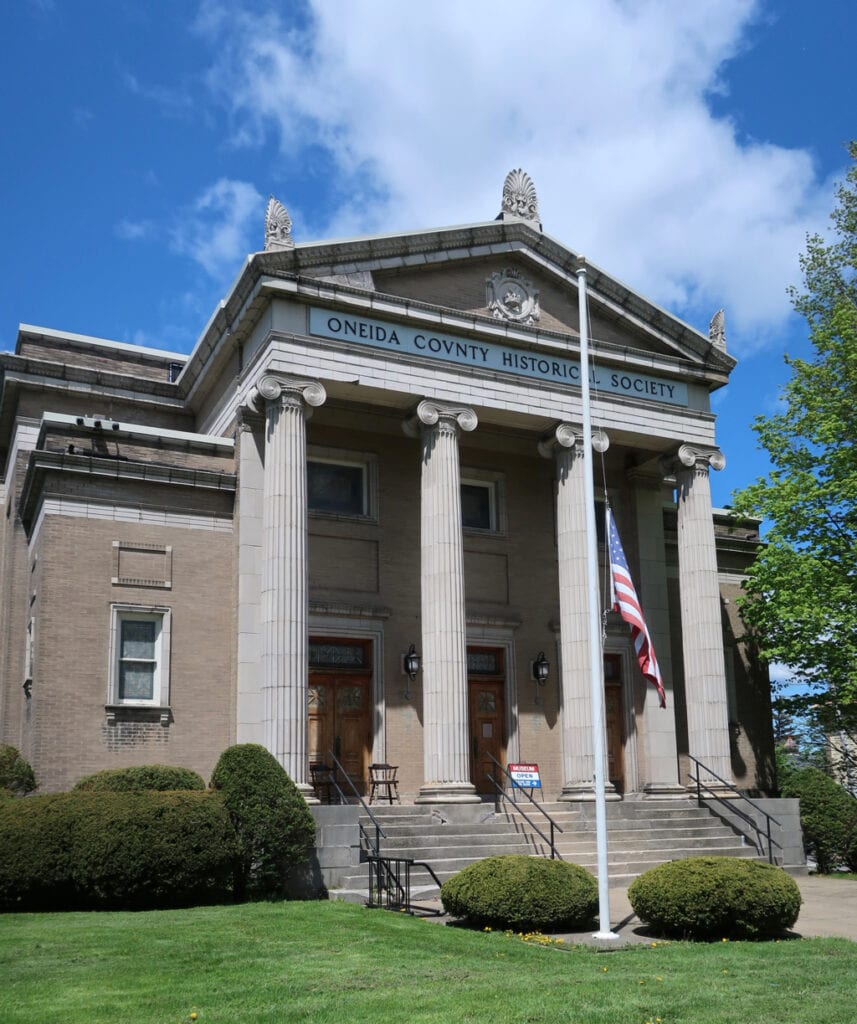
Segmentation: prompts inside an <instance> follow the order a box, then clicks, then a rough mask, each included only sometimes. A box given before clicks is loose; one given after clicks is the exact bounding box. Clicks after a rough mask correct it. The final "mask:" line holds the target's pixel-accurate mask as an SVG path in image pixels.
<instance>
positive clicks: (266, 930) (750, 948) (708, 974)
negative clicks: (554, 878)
mask: <svg viewBox="0 0 857 1024" xmlns="http://www.w3.org/2000/svg"><path fill="white" fill-rule="evenodd" d="M855 985H857V943H853V942H849V941H847V940H844V939H842V940H840V939H811V940H795V941H783V942H766V943H744V942H723V943H720V942H718V943H712V944H699V945H697V944H691V943H681V942H672V943H664V942H658V943H656V944H655V943H652V944H648V945H639V946H632V947H625V948H623V949H614V950H610V951H608V952H600V951H598V950H594V949H589V948H584V947H571V948H568V949H565V948H562V947H557V946H551V947H548V948H545V947H540V946H537V945H533V944H530V943H524V942H522V941H521V940H520V939H519V938H517V937H511V938H510V937H508V936H506V935H504V934H503V933H500V932H491V933H485V932H470V931H467V930H464V929H461V928H449V927H444V926H442V925H438V924H435V923H431V922H428V921H424V920H420V919H414V918H411V917H408V916H407V915H404V914H392V913H387V912H385V911H380V910H367V909H365V908H363V907H359V906H354V905H350V904H345V903H279V904H264V903H257V904H249V905H244V906H228V907H202V908H197V909H194V910H181V911H154V912H148V913H138V914H132V913H98V914H97V913H92V914H83V913H81V914H10V915H4V916H0V1022H2V1024H42V1022H45V1024H47V1022H50V1024H119V1022H124V1021H127V1022H129V1024H131V1022H133V1024H178V1022H184V1021H190V1020H193V1019H196V1020H197V1021H198V1024H227V1022H229V1024H256V1022H262V1021H265V1022H268V1021H270V1022H277V1024H282V1022H289V1024H291V1022H293V1021H301V1022H311V1024H327V1022H330V1024H334V1022H335V1024H350V1022H357V1021H360V1022H367V1024H368V1022H372V1024H379V1022H384V1024H395V1022H400V1021H401V1022H408V1024H428V1022H432V1024H441V1022H442V1024H452V1022H455V1024H462V1022H471V1021H480V1022H482V1021H485V1022H491V1024H513V1022H515V1024H517V1022H520V1024H540V1022H545V1024H562V1022H569V1024H572V1022H573V1024H599V1022H603V1024H646V1022H651V1024H715V1022H716V1024H733V1022H734V1024H748V1022H757V1021H763V1022H768V1024H792V1022H793V1024H807V1022H809V1024H850V1022H852V1021H854V1019H855V1010H854V991H855ZM193 1013H195V1014H197V1017H196V1018H193V1017H192V1016H191V1015H192V1014H193Z"/></svg>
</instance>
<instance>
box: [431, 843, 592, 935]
mask: <svg viewBox="0 0 857 1024" xmlns="http://www.w3.org/2000/svg"><path fill="white" fill-rule="evenodd" d="M440 898H441V901H442V902H443V907H444V910H446V912H447V913H448V914H451V915H452V916H453V917H461V918H464V919H465V920H466V921H467V922H468V923H469V924H472V925H475V926H480V927H481V926H486V925H490V926H491V927H496V928H512V929H514V930H515V931H524V930H539V931H545V930H557V929H559V928H569V929H571V928H575V927H586V926H588V925H589V924H591V922H592V921H593V920H594V918H595V915H596V913H597V910H598V885H597V883H596V881H595V879H594V878H593V877H592V875H591V874H590V873H589V872H588V871H587V870H586V869H585V868H582V867H579V866H578V865H577V864H567V863H565V861H561V860H545V859H544V858H543V857H527V856H524V855H522V854H515V855H511V856H505V857H487V858H486V859H485V860H480V861H476V862H475V863H474V864H470V865H468V866H467V867H466V868H464V870H462V871H459V872H458V874H457V875H453V877H452V878H450V879H449V880H448V881H446V882H444V884H443V886H442V888H441V890H440Z"/></svg>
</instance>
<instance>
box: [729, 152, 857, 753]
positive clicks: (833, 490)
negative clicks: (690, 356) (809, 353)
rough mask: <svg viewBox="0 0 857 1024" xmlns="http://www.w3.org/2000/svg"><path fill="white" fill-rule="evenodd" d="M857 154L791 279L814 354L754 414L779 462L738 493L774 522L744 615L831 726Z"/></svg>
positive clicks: (840, 700)
mask: <svg viewBox="0 0 857 1024" xmlns="http://www.w3.org/2000/svg"><path fill="white" fill-rule="evenodd" d="M849 155H850V157H851V160H852V166H851V169H850V170H849V172H848V175H847V177H846V179H845V181H844V182H843V183H842V184H841V185H840V186H839V187H838V189H837V193H836V205H835V208H834V210H833V213H832V214H831V221H832V229H831V230H830V232H829V235H828V237H827V238H823V237H821V236H820V235H810V236H809V237H808V238H807V248H806V252H805V253H804V254H803V256H802V257H801V269H802V271H803V288H802V289H798V288H793V289H791V298H792V302H793V305H794V308H795V310H796V311H797V312H798V313H800V314H801V315H802V316H803V317H804V318H805V319H806V321H807V324H808V327H809V337H810V340H811V342H812V346H813V350H814V352H813V357H812V358H811V359H809V360H803V359H791V358H789V357H786V361H787V363H788V365H789V366H790V368H791V378H790V380H789V381H788V382H787V383H786V384H785V386H784V387H783V389H782V395H781V397H782V403H781V409H780V411H778V412H777V413H775V414H774V415H772V416H761V417H759V418H758V419H757V420H756V421H755V423H754V430H755V431H756V433H757V434H758V437H759V440H760V442H761V445H762V447H763V448H765V449H766V450H767V452H768V455H769V457H770V461H771V467H772V468H771V471H770V473H769V474H768V476H767V477H766V478H764V479H759V480H758V481H757V482H756V483H755V484H753V485H751V486H750V487H747V488H746V489H745V490H743V491H741V492H740V493H738V494H737V495H735V498H734V502H735V506H736V509H737V510H738V511H739V512H744V513H746V514H749V515H755V516H762V517H763V519H764V520H765V521H766V523H767V525H768V533H767V535H766V538H765V541H766V544H765V546H764V547H763V548H762V550H761V551H760V553H759V557H758V558H757V560H756V561H755V563H754V565H753V567H752V569H751V570H750V578H749V581H748V583H747V585H746V591H747V597H746V599H745V600H744V603H743V614H744V618H745V622H746V623H747V626H748V628H749V631H750V633H751V634H752V636H753V638H754V640H755V641H756V643H757V644H758V646H759V649H760V651H761V653H762V654H763V655H764V656H765V657H766V658H767V659H768V660H769V661H780V662H783V663H784V664H786V665H789V666H790V667H791V670H792V672H793V681H796V682H799V683H802V684H804V687H805V691H804V694H803V695H802V696H798V697H791V698H780V700H779V706H780V707H781V709H783V710H784V711H786V712H789V713H794V714H802V715H805V716H807V717H808V718H809V719H811V720H813V721H814V722H815V724H818V725H821V726H822V727H823V728H824V729H825V731H826V732H828V734H829V733H830V732H831V731H833V730H836V731H839V732H841V731H843V730H845V731H846V732H854V728H855V726H857V447H855V442H857V143H855V142H852V143H851V144H850V146H849Z"/></svg>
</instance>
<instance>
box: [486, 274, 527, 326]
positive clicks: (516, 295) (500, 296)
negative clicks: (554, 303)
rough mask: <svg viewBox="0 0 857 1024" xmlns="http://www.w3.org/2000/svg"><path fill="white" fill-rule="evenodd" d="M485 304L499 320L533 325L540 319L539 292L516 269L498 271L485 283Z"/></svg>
mask: <svg viewBox="0 0 857 1024" xmlns="http://www.w3.org/2000/svg"><path fill="white" fill-rule="evenodd" d="M485 304H486V305H487V307H488V309H489V310H490V312H491V313H492V314H493V315H494V316H495V317H496V318H497V319H498V320H511V321H513V323H517V324H532V323H535V322H536V320H538V318H539V314H540V310H539V292H538V289H537V288H534V287H533V283H532V281H528V280H527V279H526V278H525V277H524V275H523V274H522V273H521V272H520V271H518V270H514V269H511V268H510V269H508V270H497V271H495V272H494V273H493V274H492V275H491V276H490V277H489V278H487V279H486V281H485Z"/></svg>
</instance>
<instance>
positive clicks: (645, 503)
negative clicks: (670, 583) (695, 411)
mask: <svg viewBox="0 0 857 1024" xmlns="http://www.w3.org/2000/svg"><path fill="white" fill-rule="evenodd" d="M628 477H629V478H630V480H631V481H632V483H633V486H634V497H635V506H636V512H637V538H638V552H639V557H640V574H639V580H638V581H637V594H638V596H639V598H640V602H641V604H642V606H643V613H644V615H645V617H646V625H647V626H648V629H649V635H650V636H651V638H652V644H653V645H654V648H655V654H656V655H657V659H658V666H659V667H660V670H661V676H662V677H663V682H664V690H665V691H666V701H667V706H666V707H665V708H662V707H661V706H660V698H659V696H658V691H657V689H656V688H655V687H654V686H652V685H651V684H650V683H649V682H646V684H645V690H644V691H643V701H644V707H643V716H642V718H643V722H642V732H643V736H644V739H645V745H646V747H645V774H644V776H643V791H644V792H645V793H646V795H647V796H650V797H658V798H662V797H682V798H683V797H685V796H686V791H685V788H684V786H682V785H681V784H680V783H679V779H678V753H677V744H676V722H675V704H674V702H673V673H672V655H671V645H670V608H669V595H668V592H667V566H666V543H665V539H664V497H665V494H664V474H663V473H662V472H660V471H658V470H657V469H655V470H651V469H649V470H645V469H632V470H630V471H629V473H628Z"/></svg>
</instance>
